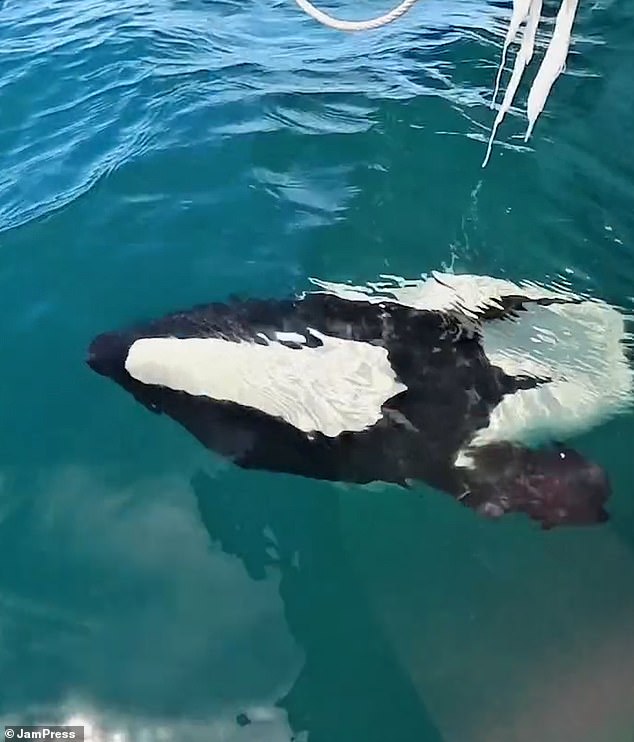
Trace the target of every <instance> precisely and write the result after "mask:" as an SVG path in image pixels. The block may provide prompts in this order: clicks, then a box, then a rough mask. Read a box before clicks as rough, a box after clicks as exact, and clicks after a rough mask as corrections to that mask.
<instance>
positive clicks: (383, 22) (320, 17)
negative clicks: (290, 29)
mask: <svg viewBox="0 0 634 742" xmlns="http://www.w3.org/2000/svg"><path fill="white" fill-rule="evenodd" d="M295 2H296V3H297V4H298V5H299V7H300V8H301V9H302V10H303V11H304V12H305V13H308V15H309V16H310V17H311V18H314V19H315V20H316V21H319V22H320V23H323V24H324V26H328V28H334V29H336V30H337V31H369V30H370V29H373V28H380V27H381V26H387V24H388V23H392V21H395V20H396V19H397V18H400V17H401V16H402V15H403V14H404V13H407V11H408V10H409V9H410V8H411V7H412V6H413V5H415V3H416V2H417V0H403V1H402V2H401V3H400V4H399V5H397V6H396V7H395V8H394V9H393V10H391V11H390V12H389V13H385V14H384V15H380V16H377V17H376V18H371V19H370V20H368V21H342V20H340V19H339V18H333V17H332V16H331V15H328V13H324V12H323V10H319V8H316V7H315V6H314V5H313V4H312V3H311V2H309V0H295Z"/></svg>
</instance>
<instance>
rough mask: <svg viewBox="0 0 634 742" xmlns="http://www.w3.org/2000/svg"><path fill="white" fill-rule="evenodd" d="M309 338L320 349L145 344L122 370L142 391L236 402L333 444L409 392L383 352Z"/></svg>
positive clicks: (213, 342) (175, 341)
mask: <svg viewBox="0 0 634 742" xmlns="http://www.w3.org/2000/svg"><path fill="white" fill-rule="evenodd" d="M309 332H310V333H311V334H312V335H314V336H315V337H318V338H319V339H320V340H321V341H322V343H323V345H321V346H319V347H316V348H309V347H303V348H297V349H294V348H289V347H287V346H285V345H283V344H282V343H280V342H276V341H269V344H268V345H260V344H258V343H255V342H250V341H246V340H245V341H242V342H232V341H230V340H224V339H222V338H174V337H169V338H142V339H140V340H137V341H135V342H134V343H133V344H132V346H131V347H130V350H129V351H128V356H127V358H126V362H125V368H126V371H127V372H128V373H129V374H130V376H132V377H133V378H134V379H136V380H137V381H140V382H142V383H144V384H156V385H159V386H164V387H168V388H169V389H173V390H176V391H183V392H186V393H187V394H191V395H193V396H204V397H209V398H211V399H215V400H218V401H227V402H236V403H237V404H240V405H243V406H245V407H250V408H254V409H257V410H260V411H262V412H265V413H266V414H268V415H271V416H272V417H277V418H281V419H283V420H285V421H286V422H287V423H290V424H291V425H293V426H294V427H296V428H297V429H299V430H301V431H303V432H305V433H311V432H319V433H323V434H324V435H327V436H332V437H334V436H337V435H339V434H340V433H342V432H344V431H357V432H358V431H361V430H364V429H365V428H368V427H370V426H371V425H374V424H375V423H376V422H377V421H378V420H379V419H380V418H381V405H382V404H383V403H384V402H386V401H387V400H388V399H390V398H391V397H393V396H394V395H396V394H399V393H400V392H402V391H405V389H406V388H407V387H406V386H404V385H403V384H401V383H400V382H398V381H397V379H396V377H395V374H394V370H393V369H392V366H391V365H390V362H389V360H388V356H387V351H386V350H385V348H381V347H379V346H376V345H371V344H369V343H363V342H358V341H353V340H343V339H339V338H335V337H330V336H327V335H323V334H321V333H319V332H317V331H315V330H309Z"/></svg>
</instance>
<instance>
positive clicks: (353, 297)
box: [88, 273, 632, 528]
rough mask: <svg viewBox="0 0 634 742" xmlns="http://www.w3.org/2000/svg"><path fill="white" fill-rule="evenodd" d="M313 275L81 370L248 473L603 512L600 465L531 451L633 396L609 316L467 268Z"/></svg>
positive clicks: (548, 522)
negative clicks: (360, 281)
mask: <svg viewBox="0 0 634 742" xmlns="http://www.w3.org/2000/svg"><path fill="white" fill-rule="evenodd" d="M315 283H316V284H317V289H316V290H314V291H312V292H308V293H306V294H303V295H302V296H300V297H297V298H292V299H286V300H274V299H249V300H245V301H229V302H226V303H221V302H216V303H211V304H206V305H203V306H197V307H194V308H192V309H189V310H187V311H178V312H174V313H172V314H168V315H166V316H164V317H162V318H160V319H156V320H153V321H149V322H146V323H140V324H137V325H134V326H132V327H130V328H128V329H124V330H121V331H116V332H108V333H104V334H101V335H99V336H97V337H96V338H95V339H94V341H93V342H92V344H91V346H90V350H89V358H88V364H89V365H90V367H91V368H92V369H94V370H95V371H97V372H98V373H100V374H102V375H104V376H106V377H109V378H111V379H112V380H113V381H115V382H116V383H117V384H119V385H120V386H121V387H123V388H124V389H126V390H127V391H128V392H130V393H131V394H132V395H133V396H134V397H135V398H136V399H137V400H138V401H139V402H141V403H142V404H143V405H144V406H145V407H147V408H148V409H149V410H152V411H153V412H156V413H164V414H166V415H168V416H169V417H171V418H173V419H174V420H176V421H177V422H178V423H180V424H181V425H182V426H184V427H185V428H186V429H187V430H189V431H190V433H192V434H193V435H194V436H196V438H198V439H199V440H200V441H201V442H202V443H203V444H204V445H205V446H207V447H208V448H209V449H212V450H214V451H216V452H218V453H220V454H221V455H223V456H225V457H228V458H229V459H231V460H232V461H233V462H235V464H237V465H238V466H240V467H243V468H247V469H263V470H269V471H277V472H287V473H291V474H296V475H301V476H305V477H312V478H316V479H326V480H331V481H340V482H358V483H368V482H373V481H384V482H392V483H396V484H400V485H408V484H410V483H411V482H413V481H416V480H420V481H424V482H427V483H428V484H429V485H431V486H432V487H434V488H437V489H439V490H442V491H444V492H447V493H448V494H450V495H452V496H453V497H454V498H456V499H457V500H458V501H459V502H460V503H462V504H463V505H466V506H468V507H471V508H473V509H475V510H477V511H478V512H480V513H482V514H484V515H488V516H491V517H498V516H501V515H503V514H504V513H509V512H523V513H526V514H527V515H529V516H530V517H531V518H534V519H535V520H537V521H539V522H541V524H542V525H543V526H544V527H546V528H549V527H553V526H555V525H560V524H591V523H598V522H602V521H604V520H606V519H607V517H608V515H607V512H606V510H605V507H604V506H605V503H606V501H607V499H608V497H609V495H610V484H609V480H608V476H607V474H606V473H605V471H604V470H603V469H602V468H601V467H600V466H599V465H598V464H596V463H593V462H590V461H588V460H587V459H585V458H584V457H583V456H582V455H581V454H580V453H578V452H576V451H574V450H572V449H570V448H568V447H566V446H564V445H563V444H559V443H556V444H551V443H546V445H543V444H544V442H547V441H549V440H553V439H555V438H561V437H564V436H566V435H568V434H570V433H574V432H578V431H580V430H583V429H587V428H588V427H590V426H592V425H594V424H596V423H598V422H599V421H601V420H602V419H604V418H605V417H607V416H608V415H610V414H612V413H615V412H618V411H619V410H621V409H623V408H624V407H625V406H626V405H627V404H629V401H630V399H631V392H632V371H631V369H630V366H629V365H628V363H627V359H626V356H625V352H624V350H625V349H624V342H623V341H624V340H625V337H626V334H625V326H624V320H623V317H622V315H621V314H620V313H619V312H617V311H616V310H615V309H613V308H612V307H610V306H608V305H606V304H605V303H603V302H598V301H595V300H590V299H581V298H580V297H578V296H575V295H573V294H571V293H569V292H564V291H553V290H547V289H545V288H543V287H538V286H534V285H515V284H513V283H510V282H508V281H502V280H499V279H493V278H488V277H480V276H456V275H449V274H437V273H434V274H432V275H431V277H430V278H428V279H427V280H426V281H416V282H402V283H401V284H400V285H397V286H394V287H389V288H388V287H385V286H383V287H377V286H375V287H374V290H369V289H367V288H355V287H351V286H341V285H336V284H328V283H325V282H315ZM540 444H542V445H540Z"/></svg>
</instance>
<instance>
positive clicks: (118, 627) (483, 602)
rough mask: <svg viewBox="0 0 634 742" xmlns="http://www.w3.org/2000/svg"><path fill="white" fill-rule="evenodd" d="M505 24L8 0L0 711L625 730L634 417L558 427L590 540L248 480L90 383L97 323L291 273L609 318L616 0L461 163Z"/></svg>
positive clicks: (620, 134) (177, 724) (620, 110)
mask: <svg viewBox="0 0 634 742" xmlns="http://www.w3.org/2000/svg"><path fill="white" fill-rule="evenodd" d="M330 7H333V8H334V7H335V6H332V5H331V6H330ZM337 9H338V11H339V14H340V15H345V14H346V13H347V14H348V17H352V16H353V13H354V15H355V16H356V17H364V16H368V15H371V14H373V13H376V12H378V11H379V9H380V10H383V6H381V7H380V8H379V4H377V3H376V2H372V3H370V2H365V1H364V2H363V3H361V4H359V3H354V4H344V3H341V4H340V5H339V6H338V8H337ZM555 11H556V8H555V7H553V6H552V5H548V6H547V12H548V14H550V15H552V14H553V13H554V12H555ZM508 15H509V8H508V7H507V6H506V5H502V4H501V3H499V4H492V3H491V4H486V3H485V2H473V1H471V0H421V2H420V4H419V7H417V8H415V9H414V10H413V11H412V12H411V13H410V14H408V15H407V16H406V17H405V18H403V19H402V20H401V21H400V22H399V23H397V24H394V25H393V26H390V27H388V28H387V29H385V30H382V31H378V32H373V33H368V34H364V35H354V36H342V35H339V34H337V33H335V32H330V31H328V30H326V29H324V28H322V27H320V26H318V25H317V24H315V23H314V22H312V21H311V20H309V19H307V18H306V17H304V16H303V15H302V14H301V13H300V12H299V11H298V10H297V9H296V8H295V6H294V4H293V3H292V2H290V0H284V2H279V1H278V0H275V1H273V0H271V1H268V2H265V1H264V0H253V1H251V2H238V1H237V0H235V1H234V0H218V1H216V2H211V1H210V0H135V1H134V2H130V1H129V0H128V1H127V2H126V1H125V0H123V1H118V2H114V0H92V1H91V0H74V2H71V0H47V2H44V1H43V0H29V2H17V0H6V1H5V2H4V3H1V4H0V158H1V163H2V167H1V168H0V302H1V303H0V313H1V317H2V367H1V370H0V382H1V385H0V395H1V407H0V409H1V410H2V421H3V425H2V427H1V428H0V678H1V680H0V717H2V719H3V720H4V721H6V722H9V721H10V722H17V721H31V722H33V723H42V722H51V721H55V720H58V721H62V720H68V719H70V718H75V719H82V720H84V721H85V722H86V723H88V722H90V723H91V724H93V725H94V726H96V727H99V728H101V729H102V730H105V731H103V734H102V736H101V737H97V736H95V737H94V739H108V740H115V739H119V740H121V739H129V740H133V741H134V742H136V741H137V740H138V741H139V742H144V741H145V740H147V741H150V740H157V741H158V740H176V741H178V742H193V741H195V742H198V741H199V740H211V741H212V742H215V741H216V740H218V742H238V741H242V740H247V741H248V742H253V741H255V740H258V741H262V742H278V741H279V742H282V741H288V740H290V739H294V740H296V741H297V742H306V741H309V742H387V741H388V740H390V741H394V742H410V741H411V742H414V741H416V742H440V741H441V740H442V741H445V740H446V741H452V742H453V741H455V742H513V741H515V740H517V741H521V742H524V740H526V742H535V741H536V740H540V742H568V740H570V741H571V742H573V741H574V742H632V739H633V737H634V637H633V634H632V625H634V498H633V496H632V495H633V493H632V477H633V474H634V467H633V466H632V458H631V457H632V443H631V441H632V437H633V436H634V417H633V416H631V415H630V416H623V417H621V418H619V419H616V420H614V421H611V422H608V423H606V424H605V425H602V426H601V427H600V428H597V429H595V430H593V431H591V432H589V433H587V434H585V435H583V436H581V437H579V438H578V439H575V440H574V441H572V443H573V444H574V445H575V446H576V447H578V448H579V449H580V450H582V451H583V452H585V453H587V454H588V455H591V456H592V457H593V458H594V459H596V460H598V461H600V462H601V463H602V464H604V465H605V466H606V467H607V468H608V469H609V471H610V475H611V477H612V481H613V484H614V490H615V492H614V495H613V498H612V500H611V502H610V512H611V515H612V519H611V520H610V522H609V523H608V524H607V525H606V526H604V527H600V528H596V529H578V530H577V529H570V530H566V529H562V530H555V531H552V532H549V533H547V534H546V533H543V532H541V531H539V530H538V529H537V528H536V527H534V526H533V525H531V524H530V523H528V522H527V521H525V520H524V519H512V518H509V519H504V522H500V523H489V522H485V521H483V520H482V519H478V518H476V517H475V516H474V515H473V513H472V512H471V511H467V510H466V509H463V508H458V507H456V505H455V503H454V502H452V501H451V499H450V498H448V497H446V496H443V495H440V494H437V493H434V492H431V491H428V490H425V489H424V488H421V489H420V490H419V491H418V492H417V493H414V494H413V493H411V492H401V491H400V490H397V489H395V488H390V487H368V488H361V487H359V488H355V487H336V486H332V485H328V484H324V483H317V482H311V481H306V480H301V479H295V478H292V477H284V476H274V475H270V474H265V473H253V472H241V471H238V470H236V469H233V468H232V467H230V466H229V465H227V464H226V463H225V462H223V461H222V460H220V459H219V458H217V457H215V456H213V455H212V454H210V453H208V452H207V451H205V450H203V449H202V447H200V446H199V445H198V444H197V443H196V442H195V441H194V440H193V439H191V438H190V437H189V436H187V434H186V433H184V431H182V430H181V429H180V428H178V427H177V426H176V425H174V424H173V423H171V422H170V421H169V420H167V419H163V418H157V417H155V416H153V415H150V414H149V413H148V412H146V411H145V410H143V408H141V406H140V405H136V404H134V403H133V402H132V400H131V399H130V398H129V397H128V396H127V395H125V394H123V393H122V392H121V390H119V389H117V388H116V387H115V385H114V384H110V383H107V382H106V381H105V380H104V379H103V378H101V377H98V376H97V375H96V374H93V373H91V372H90V371H89V369H88V368H87V367H86V366H85V364H84V356H85V349H86V346H87V344H88V342H89V341H90V339H91V338H92V337H93V336H94V335H95V334H97V333H99V332H102V331H104V330H108V329H113V328H115V327H117V326H120V325H122V324H126V323H130V322H131V321H133V320H135V319H139V318H149V317H153V316H158V315H160V314H162V313H164V312H167V311H169V310H171V309H174V308H177V307H187V306H190V305H192V304H195V303H198V302H204V301H209V300H212V299H215V298H222V297H226V296H227V295H229V294H238V295H244V296H264V295H268V296H283V295H286V294H288V293H292V292H295V291H299V290H301V289H303V288H305V287H306V285H307V280H308V278H309V277H311V276H316V277H319V278H323V279H326V280H331V281H353V282H355V283H365V282H367V281H372V280H376V279H377V277H378V276H379V275H380V274H393V275H398V276H406V277H408V278H411V277H416V276H418V275H420V274H421V273H423V272H426V271H429V270H431V269H443V268H448V267H452V268H453V269H455V270H456V271H461V272H464V271H469V272H473V273H481V274H487V275H495V276H507V277H509V278H512V279H531V280H537V281H543V280H549V281H560V280H565V281H567V282H568V283H569V284H570V285H571V286H572V287H574V288H575V289H576V290H578V291H582V292H588V293H591V294H594V295H597V296H601V297H602V298H604V299H606V300H607V301H610V302H614V303H616V304H618V305H619V306H621V307H623V308H624V309H625V310H628V311H629V310H631V307H632V304H633V303H634V289H633V288H632V286H633V281H634V160H633V159H632V151H631V142H632V137H633V135H634V108H633V107H632V104H631V98H632V78H631V74H632V73H631V70H632V53H633V52H634V42H633V41H632V39H634V34H633V31H634V11H633V10H632V8H631V7H629V6H627V5H626V3H621V4H619V3H616V2H614V3H607V4H605V3H604V4H595V5H594V6H590V5H589V4H588V5H585V4H584V6H583V7H582V8H581V9H580V15H579V17H578V21H577V25H576V29H577V32H578V38H577V41H576V43H575V45H574V47H573V52H572V55H571V57H570V59H569V64H568V74H567V75H565V76H564V77H563V78H561V79H560V81H559V82H558V83H557V85H556V88H555V91H554V93H553V95H552V96H551V99H550V100H549V103H548V106H547V110H546V112H545V114H544V115H543V117H542V118H541V119H540V121H539V123H538V126H537V128H536V131H535V135H534V137H533V138H532V140H531V141H530V142H529V144H528V145H524V143H523V139H522V135H523V132H524V126H525V123H524V119H523V116H522V112H521V110H518V111H516V112H515V115H514V116H512V117H510V118H509V119H508V120H507V121H506V122H505V124H504V126H503V127H502V129H501V131H500V135H499V140H500V141H499V143H498V144H496V147H495V149H494V154H493V157H492V160H491V163H490V165H489V167H488V168H487V169H486V170H482V169H481V168H480V163H481V161H482V157H483V155H484V150H485V141H486V138H487V136H488V132H489V127H490V125H491V123H492V119H493V112H492V111H491V110H490V108H489V107H488V102H489V97H490V92H491V87H492V83H493V80H494V76H495V68H496V65H497V62H498V59H499V55H500V49H501V42H502V38H503V33H504V29H505V23H506V21H507V19H508ZM525 97H526V90H524V92H523V98H522V101H521V102H522V103H524V102H525ZM117 733H118V734H120V735H124V736H119V737H117V736H116V734H117Z"/></svg>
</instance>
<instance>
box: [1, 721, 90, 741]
mask: <svg viewBox="0 0 634 742" xmlns="http://www.w3.org/2000/svg"><path fill="white" fill-rule="evenodd" d="M4 738H5V739H9V740H22V739H40V740H69V741H70V740H72V742H84V728H83V727H65V726H18V725H13V726H6V727H5V728H4Z"/></svg>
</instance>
